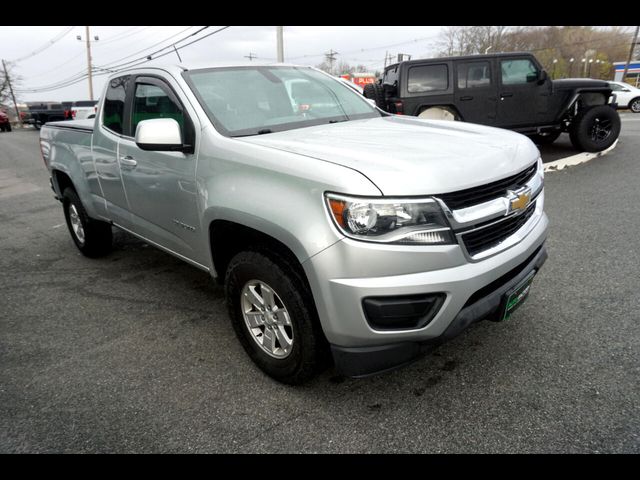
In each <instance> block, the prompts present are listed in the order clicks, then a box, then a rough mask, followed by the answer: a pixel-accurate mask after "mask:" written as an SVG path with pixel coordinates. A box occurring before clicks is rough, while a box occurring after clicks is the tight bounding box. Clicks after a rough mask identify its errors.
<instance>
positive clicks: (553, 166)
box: [544, 140, 618, 172]
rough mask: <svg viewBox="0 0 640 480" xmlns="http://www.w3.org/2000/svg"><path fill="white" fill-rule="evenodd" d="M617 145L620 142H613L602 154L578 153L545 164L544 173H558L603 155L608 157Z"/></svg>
mask: <svg viewBox="0 0 640 480" xmlns="http://www.w3.org/2000/svg"><path fill="white" fill-rule="evenodd" d="M616 145H618V140H616V141H615V142H613V145H611V146H610V147H609V148H607V149H606V150H603V151H602V152H593V153H591V152H582V153H578V154H577V155H571V156H570V157H565V158H561V159H560V160H555V161H553V162H549V163H545V164H544V171H545V172H557V171H558V170H562V169H564V168H567V167H573V166H574V165H580V164H581V163H585V162H588V161H589V160H593V159H594V158H598V157H601V156H603V155H606V154H607V153H609V152H610V151H611V150H613V149H614V148H616Z"/></svg>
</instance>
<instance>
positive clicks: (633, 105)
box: [629, 97, 640, 113]
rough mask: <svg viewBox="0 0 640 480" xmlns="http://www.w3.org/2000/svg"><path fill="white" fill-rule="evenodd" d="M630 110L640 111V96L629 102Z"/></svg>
mask: <svg viewBox="0 0 640 480" xmlns="http://www.w3.org/2000/svg"><path fill="white" fill-rule="evenodd" d="M629 110H631V111H632V112H633V113H640V97H638V98H634V99H633V100H631V101H630V102H629Z"/></svg>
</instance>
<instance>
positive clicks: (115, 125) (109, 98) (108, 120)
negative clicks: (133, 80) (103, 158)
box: [102, 75, 130, 134]
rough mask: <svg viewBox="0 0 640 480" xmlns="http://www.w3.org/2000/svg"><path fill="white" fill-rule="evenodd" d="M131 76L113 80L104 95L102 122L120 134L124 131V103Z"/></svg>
mask: <svg viewBox="0 0 640 480" xmlns="http://www.w3.org/2000/svg"><path fill="white" fill-rule="evenodd" d="M129 78H130V77H129V75H127V76H124V77H118V78H114V79H113V80H111V82H109V88H108V89H107V94H106V95H105V97H104V107H103V113H102V124H103V125H104V126H105V127H106V128H108V129H109V130H111V131H112V132H115V133H119V134H122V133H123V132H124V104H125V98H126V94H127V84H128V82H129Z"/></svg>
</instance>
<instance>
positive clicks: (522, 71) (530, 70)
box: [500, 58, 538, 85]
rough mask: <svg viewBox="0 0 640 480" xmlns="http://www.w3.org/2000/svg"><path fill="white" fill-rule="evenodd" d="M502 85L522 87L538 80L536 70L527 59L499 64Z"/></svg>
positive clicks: (504, 61) (505, 61)
mask: <svg viewBox="0 0 640 480" xmlns="http://www.w3.org/2000/svg"><path fill="white" fill-rule="evenodd" d="M500 66H501V69H502V84H503V85H523V84H526V83H532V82H535V81H536V80H538V69H537V68H536V66H535V64H534V63H533V62H532V61H531V60H529V59H528V58H521V59H514V60H503V61H501V62H500Z"/></svg>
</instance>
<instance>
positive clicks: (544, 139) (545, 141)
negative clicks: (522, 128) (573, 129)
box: [529, 132, 562, 145]
mask: <svg viewBox="0 0 640 480" xmlns="http://www.w3.org/2000/svg"><path fill="white" fill-rule="evenodd" d="M561 133H562V132H551V133H547V134H546V135H541V134H539V133H538V134H536V135H529V138H530V139H531V141H532V142H533V143H535V144H536V145H551V144H552V143H553V142H555V141H556V140H557V139H558V137H559V136H560V134H561Z"/></svg>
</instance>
